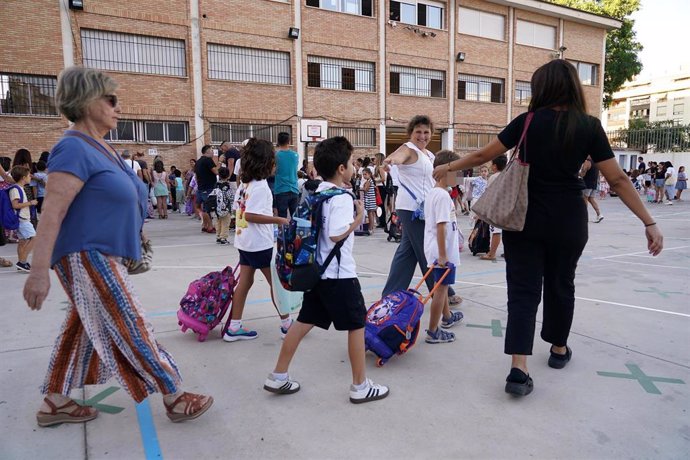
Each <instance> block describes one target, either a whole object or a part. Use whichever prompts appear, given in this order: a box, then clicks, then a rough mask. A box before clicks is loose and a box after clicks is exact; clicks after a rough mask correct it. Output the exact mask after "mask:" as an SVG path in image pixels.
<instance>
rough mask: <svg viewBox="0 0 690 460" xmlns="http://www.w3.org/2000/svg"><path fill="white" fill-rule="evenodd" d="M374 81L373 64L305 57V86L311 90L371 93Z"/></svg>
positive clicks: (374, 85) (374, 87)
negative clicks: (324, 89)
mask: <svg viewBox="0 0 690 460" xmlns="http://www.w3.org/2000/svg"><path fill="white" fill-rule="evenodd" d="M375 81H376V79H375V76H374V63H373V62H362V61H349V60H345V59H334V58H327V57H320V56H308V57H307V85H308V86H310V87H312V88H330V89H348V90H352V91H365V92H373V91H376V83H375Z"/></svg>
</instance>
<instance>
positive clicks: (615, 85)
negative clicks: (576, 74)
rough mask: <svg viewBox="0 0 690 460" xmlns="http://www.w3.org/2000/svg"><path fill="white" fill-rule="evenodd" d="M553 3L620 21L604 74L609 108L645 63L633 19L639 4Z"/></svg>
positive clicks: (604, 0) (613, 0)
mask: <svg viewBox="0 0 690 460" xmlns="http://www.w3.org/2000/svg"><path fill="white" fill-rule="evenodd" d="M549 1H550V2H551V3H556V4H558V5H563V6H569V7H571V8H577V9H579V10H584V11H589V12H590V13H595V14H601V15H605V16H609V17H612V18H615V19H618V20H619V21H621V22H622V25H621V28H620V29H617V30H611V31H610V32H609V33H608V34H607V36H606V61H605V67H606V68H605V71H604V100H603V103H604V107H606V108H608V107H609V105H611V102H612V101H613V96H612V95H613V93H615V92H616V91H618V90H619V89H620V87H621V86H623V84H624V83H625V82H626V81H628V80H630V79H631V78H632V77H634V76H635V75H637V74H638V73H640V71H641V70H642V63H641V62H640V61H639V60H638V58H637V54H638V53H639V52H640V51H642V45H641V44H640V43H639V42H638V41H637V39H636V37H635V31H634V30H633V25H634V24H635V21H633V20H632V19H630V15H632V14H633V13H634V12H635V11H637V10H638V9H640V0H549Z"/></svg>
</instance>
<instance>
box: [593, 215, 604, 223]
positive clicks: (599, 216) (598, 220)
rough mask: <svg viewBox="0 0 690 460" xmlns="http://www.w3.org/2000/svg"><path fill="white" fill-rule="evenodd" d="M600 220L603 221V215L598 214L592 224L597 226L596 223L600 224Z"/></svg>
mask: <svg viewBox="0 0 690 460" xmlns="http://www.w3.org/2000/svg"><path fill="white" fill-rule="evenodd" d="M602 220H604V215H603V214H599V215H598V216H597V218H596V219H594V223H595V224H598V223H599V222H601V221H602Z"/></svg>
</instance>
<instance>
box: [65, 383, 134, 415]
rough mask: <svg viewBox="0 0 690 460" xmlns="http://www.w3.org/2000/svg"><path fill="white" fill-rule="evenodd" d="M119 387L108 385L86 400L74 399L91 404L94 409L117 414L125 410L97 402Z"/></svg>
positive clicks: (80, 402)
mask: <svg viewBox="0 0 690 460" xmlns="http://www.w3.org/2000/svg"><path fill="white" fill-rule="evenodd" d="M119 389H120V387H108V388H106V389H105V390H103V391H101V392H100V393H98V394H97V395H95V396H93V397H91V398H89V399H87V400H86V401H81V400H78V399H75V401H77V402H78V403H79V404H85V405H87V406H91V407H93V408H95V409H98V410H99V411H100V412H105V413H106V414H119V413H120V412H122V411H123V410H125V408H124V407H117V406H111V405H108V404H99V402H100V401H103V400H104V399H105V398H107V397H108V396H110V395H111V394H113V393H115V392H116V391H117V390H119Z"/></svg>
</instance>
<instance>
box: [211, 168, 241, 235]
mask: <svg viewBox="0 0 690 460" xmlns="http://www.w3.org/2000/svg"><path fill="white" fill-rule="evenodd" d="M229 179H230V170H229V169H228V168H226V167H224V166H221V167H220V168H218V182H216V186H215V187H214V188H213V191H212V192H211V193H210V194H209V199H208V200H207V202H206V206H207V209H208V213H209V215H210V214H211V213H212V212H215V214H216V216H217V217H218V222H217V223H216V243H217V244H222V245H227V244H230V243H229V242H228V233H229V231H230V219H231V217H232V216H231V213H230V211H231V208H232V202H233V200H234V194H233V191H232V188H231V187H230V180H229ZM211 197H213V198H211Z"/></svg>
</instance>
